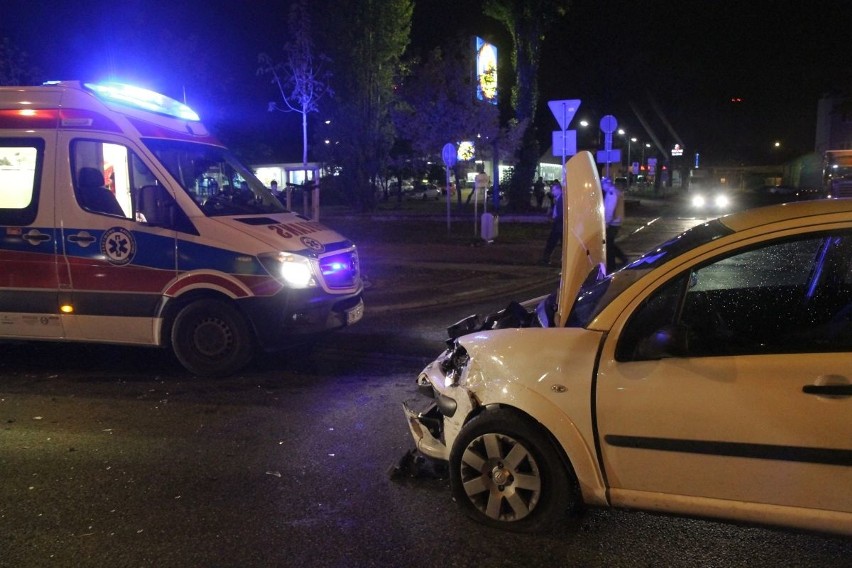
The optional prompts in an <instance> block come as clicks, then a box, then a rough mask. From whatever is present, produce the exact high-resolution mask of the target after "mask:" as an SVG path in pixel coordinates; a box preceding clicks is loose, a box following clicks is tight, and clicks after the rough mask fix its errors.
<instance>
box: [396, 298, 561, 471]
mask: <svg viewBox="0 0 852 568" xmlns="http://www.w3.org/2000/svg"><path fill="white" fill-rule="evenodd" d="M536 303H539V304H544V302H543V301H540V299H539V300H537V301H536V302H529V303H524V304H519V303H517V302H512V303H511V304H509V305H508V306H507V307H506V308H505V309H503V310H500V311H499V312H496V313H494V314H491V315H489V316H487V317H485V318H483V317H481V316H478V315H474V316H470V317H467V318H465V319H463V320H461V321H459V322H457V323H455V324H453V325H451V326H450V327H448V328H447V335H448V336H449V339H448V340H447V349H446V350H445V351H444V352H443V353H441V355H440V356H439V357H438V358H437V359H435V360H434V361H432V362H431V363H430V364H429V365H427V366H426V368H425V369H423V371H421V372H420V374H419V375H418V377H417V390H418V392H419V393H420V396H419V397H418V398H416V399H413V400H408V401H405V402H403V411H404V412H405V416H406V419H407V421H408V427H409V429H410V430H411V435H412V437H413V438H414V442H415V444H416V446H417V449H418V450H419V451H420V452H421V453H423V454H424V455H426V456H428V457H430V458H434V459H439V460H444V461H446V460H448V459H449V457H450V449H451V448H452V444H453V441H454V440H455V439H456V436H457V435H458V433H459V431H460V430H461V427H462V426H463V425H464V423H465V422H466V421H467V419H468V417H469V416H470V414H471V412H473V411H474V410H475V409H476V407H477V406H478V402H477V400H476V397H475V396H474V394H473V393H471V392H470V391H469V390H468V389H467V388H466V387H465V386H464V385H465V378H466V376H467V373H468V370H469V364H470V356H469V355H468V352H467V350H466V349H465V348H464V346H463V345H462V344H461V342H459V339H458V338H459V337H462V336H464V335H468V334H471V333H475V332H477V331H485V330H492V329H504V328H510V327H515V328H517V327H531V326H540V325H541V322H540V317H537V314H536V311H535V309H534V308H533V309H531V308H532V307H533V306H535V305H536Z"/></svg>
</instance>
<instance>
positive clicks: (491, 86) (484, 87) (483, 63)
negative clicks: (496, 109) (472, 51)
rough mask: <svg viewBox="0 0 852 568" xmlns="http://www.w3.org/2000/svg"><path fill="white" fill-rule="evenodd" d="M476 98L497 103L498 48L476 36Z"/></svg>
mask: <svg viewBox="0 0 852 568" xmlns="http://www.w3.org/2000/svg"><path fill="white" fill-rule="evenodd" d="M476 98H477V99H479V100H480V101H487V102H489V103H492V104H495V105H496V104H497V48H496V47H495V46H494V45H491V44H490V43H488V42H487V41H485V40H484V39H482V38H481V37H478V36H477V38H476Z"/></svg>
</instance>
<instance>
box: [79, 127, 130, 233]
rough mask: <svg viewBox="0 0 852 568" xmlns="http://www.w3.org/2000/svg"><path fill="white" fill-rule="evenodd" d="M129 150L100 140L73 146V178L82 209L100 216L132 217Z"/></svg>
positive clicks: (82, 142) (84, 141) (83, 141)
mask: <svg viewBox="0 0 852 568" xmlns="http://www.w3.org/2000/svg"><path fill="white" fill-rule="evenodd" d="M127 154H128V151H127V148H126V147H124V146H122V145H120V144H112V143H107V142H103V141H100V140H75V141H74V142H73V143H72V144H71V168H72V169H71V174H72V179H73V180H74V194H75V196H76V197H77V203H79V205H80V207H82V208H83V209H85V210H86V211H89V212H91V213H97V214H99V215H112V216H115V217H125V218H132V217H133V212H132V209H133V205H132V199H131V194H130V191H129V179H128V178H129V176H128V175H127V171H128V168H127Z"/></svg>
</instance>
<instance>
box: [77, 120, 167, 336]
mask: <svg viewBox="0 0 852 568" xmlns="http://www.w3.org/2000/svg"><path fill="white" fill-rule="evenodd" d="M62 138H63V139H62V144H63V146H64V147H66V148H68V151H69V160H68V163H69V166H70V168H69V169H68V170H67V171H66V173H65V178H66V179H65V187H66V188H67V190H66V191H64V192H63V193H62V197H63V200H62V206H61V216H62V247H63V252H64V255H65V258H66V260H67V263H68V271H69V274H70V279H71V287H72V293H71V298H72V299H71V302H70V305H71V306H72V309H73V311H72V312H71V313H70V314H69V315H68V316H67V317H66V318H65V320H66V327H67V333H68V336H69V337H70V338H73V339H80V340H100V341H109V342H115V343H134V344H154V343H156V342H157V339H156V337H155V333H156V330H155V318H156V317H157V313H158V308H159V305H160V303H161V299H162V291H163V290H164V289H165V288H166V287H167V285H168V284H169V283H170V282H172V281H173V280H174V278H175V276H176V259H175V257H176V253H175V237H176V233H175V231H174V230H173V229H171V228H169V227H165V226H155V225H152V224H150V223H148V222H147V220H146V219H145V218H144V215H142V213H141V212H140V210H139V208H138V199H139V198H138V195H139V191H140V189H141V188H142V187H145V186H151V185H160V181H159V180H158V179H157V176H156V175H155V174H154V173H153V172H152V170H151V169H150V168H149V167H148V166H147V165H146V163H145V161H144V160H143V159H142V158H141V157H140V155H139V153H138V152H136V151H135V149H134V148H133V147H131V146H130V145H129V144H128V143H127V142H126V141H124V140H123V139H121V138H119V137H110V136H106V135H102V136H98V137H93V136H91V135H89V136H86V137H80V136H75V135H74V134H73V133H64V134H63V136H62Z"/></svg>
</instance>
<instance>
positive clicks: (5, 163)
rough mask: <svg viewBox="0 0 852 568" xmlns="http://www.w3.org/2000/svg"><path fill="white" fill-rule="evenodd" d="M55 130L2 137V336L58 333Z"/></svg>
mask: <svg viewBox="0 0 852 568" xmlns="http://www.w3.org/2000/svg"><path fill="white" fill-rule="evenodd" d="M54 136H55V135H54V134H53V133H50V134H48V136H47V137H41V136H37V135H33V134H31V133H27V134H26V136H21V137H4V138H2V139H0V231H2V232H0V336H4V337H21V338H59V337H62V335H63V326H62V320H61V318H60V316H59V289H60V288H61V287H64V284H66V283H67V272H65V271H63V270H62V265H61V263H59V262H58V260H59V259H58V257H57V234H58V230H57V229H56V222H55V218H54V206H53V204H54V201H53V200H54V192H53V187H54V183H53V180H54V178H53V168H52V166H53V162H54V160H55V158H54V152H53V139H52V138H53V137H54Z"/></svg>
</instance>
